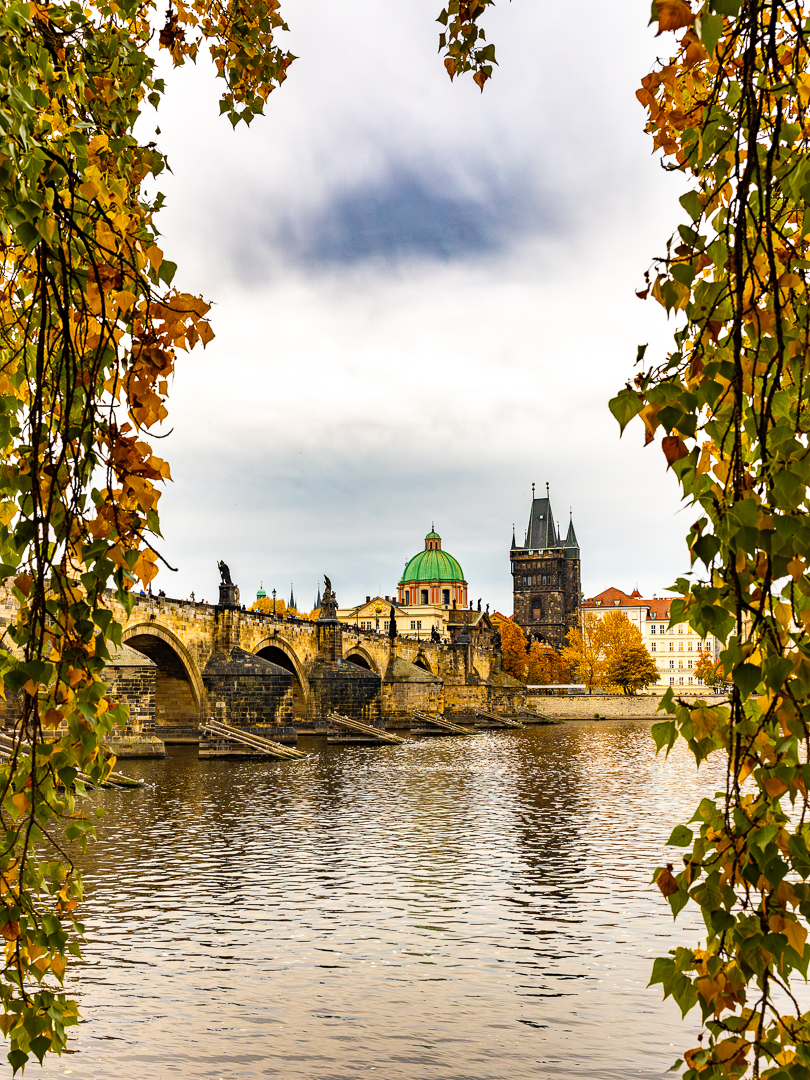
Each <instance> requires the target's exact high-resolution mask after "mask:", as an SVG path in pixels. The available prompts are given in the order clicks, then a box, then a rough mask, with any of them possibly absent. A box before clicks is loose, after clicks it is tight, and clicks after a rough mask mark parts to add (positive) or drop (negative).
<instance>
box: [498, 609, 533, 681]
mask: <svg viewBox="0 0 810 1080" xmlns="http://www.w3.org/2000/svg"><path fill="white" fill-rule="evenodd" d="M496 625H497V627H498V631H499V632H500V635H501V654H502V656H503V670H504V671H505V672H506V673H507V675H511V676H512V678H513V679H519V680H520V681H521V682H525V681H526V666H527V660H528V657H527V654H526V650H527V645H528V642H527V641H526V635H525V634H524V633H523V631H522V630H521V628H520V627H519V626H518V624H517V623H516V622H515V621H514V619H498V620H497V621H496Z"/></svg>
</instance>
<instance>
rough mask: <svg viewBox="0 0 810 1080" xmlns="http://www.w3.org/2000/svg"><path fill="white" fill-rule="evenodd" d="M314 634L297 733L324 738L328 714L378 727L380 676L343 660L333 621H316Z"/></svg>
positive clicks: (340, 638) (340, 631) (380, 722)
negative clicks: (306, 693)
mask: <svg viewBox="0 0 810 1080" xmlns="http://www.w3.org/2000/svg"><path fill="white" fill-rule="evenodd" d="M315 632H316V635H317V646H318V651H317V655H316V657H315V660H314V662H313V664H312V667H311V669H310V671H309V688H310V689H309V703H308V706H309V707H308V710H307V713H308V715H307V720H306V722H305V723H304V724H301V723H299V724H298V725H297V726H298V730H299V731H301V732H302V733H303V732H307V733H309V734H325V733H326V732H327V730H328V725H327V723H326V717H327V716H328V715H329V714H330V713H332V712H336V713H340V714H341V715H342V716H349V717H351V718H352V719H353V720H360V721H362V722H363V723H364V724H369V725H371V726H372V727H382V726H383V720H382V701H381V695H380V683H381V680H380V676H379V675H377V674H376V673H375V672H373V671H371V670H370V669H368V668H364V667H360V666H359V665H358V664H353V663H351V661H349V660H344V659H343V628H342V626H341V624H340V623H339V622H338V620H337V619H335V618H328V617H327V618H321V619H318V621H317V622H316V623H315Z"/></svg>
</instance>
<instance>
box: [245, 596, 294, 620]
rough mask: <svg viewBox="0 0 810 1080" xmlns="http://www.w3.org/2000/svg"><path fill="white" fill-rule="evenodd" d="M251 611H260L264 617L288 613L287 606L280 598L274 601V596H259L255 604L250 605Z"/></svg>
mask: <svg viewBox="0 0 810 1080" xmlns="http://www.w3.org/2000/svg"><path fill="white" fill-rule="evenodd" d="M250 610H251V611H260V612H261V613H262V615H272V614H273V613H275V614H276V615H284V614H286V611H287V605H286V604H285V603H284V601H283V600H282V599H280V598H278V597H277V598H276V599H275V600H274V599H273V597H272V596H257V597H256V599H255V600H254V601H253V603H252V604H251V605H250Z"/></svg>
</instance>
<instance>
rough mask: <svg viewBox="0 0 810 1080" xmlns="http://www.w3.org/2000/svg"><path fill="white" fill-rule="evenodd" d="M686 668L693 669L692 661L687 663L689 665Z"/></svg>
mask: <svg viewBox="0 0 810 1080" xmlns="http://www.w3.org/2000/svg"><path fill="white" fill-rule="evenodd" d="M686 666H687V667H688V668H691V667H692V661H691V660H690V661H689V662H688V663H687V665H686Z"/></svg>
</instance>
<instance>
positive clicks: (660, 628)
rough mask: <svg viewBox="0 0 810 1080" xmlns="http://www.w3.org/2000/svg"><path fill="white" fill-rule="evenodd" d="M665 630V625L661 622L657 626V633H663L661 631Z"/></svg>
mask: <svg viewBox="0 0 810 1080" xmlns="http://www.w3.org/2000/svg"><path fill="white" fill-rule="evenodd" d="M665 630H666V627H665V626H664V624H663V623H662V624H661V625H660V626H659V627H658V633H659V634H663V632H664V631H665Z"/></svg>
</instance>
